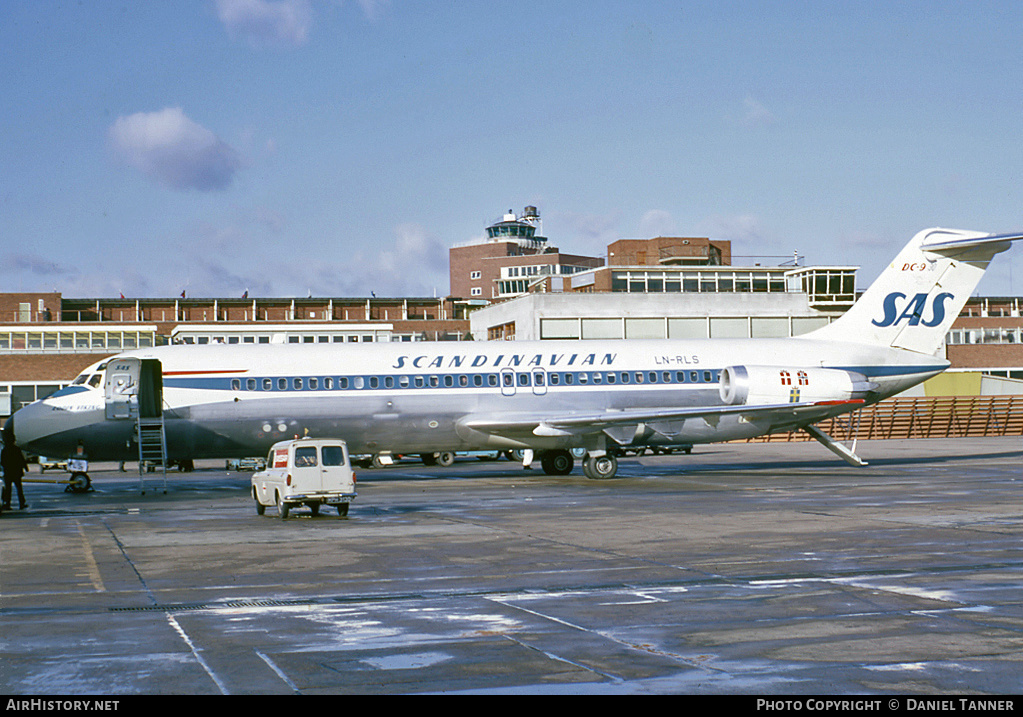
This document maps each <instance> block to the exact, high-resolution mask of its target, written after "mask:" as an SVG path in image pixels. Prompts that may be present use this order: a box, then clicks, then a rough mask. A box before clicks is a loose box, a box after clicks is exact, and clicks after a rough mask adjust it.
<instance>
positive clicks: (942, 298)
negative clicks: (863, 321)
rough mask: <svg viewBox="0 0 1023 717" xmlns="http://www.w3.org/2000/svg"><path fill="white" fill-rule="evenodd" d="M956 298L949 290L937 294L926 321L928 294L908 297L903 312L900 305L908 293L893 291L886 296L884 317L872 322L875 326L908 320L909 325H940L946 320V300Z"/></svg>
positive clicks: (895, 323) (896, 323) (932, 301)
mask: <svg viewBox="0 0 1023 717" xmlns="http://www.w3.org/2000/svg"><path fill="white" fill-rule="evenodd" d="M954 298H955V296H953V295H952V294H949V293H948V292H942V293H941V294H938V295H937V296H935V297H934V298H933V299H932V300H931V317H930V318H929V319H927V320H926V321H924V310H925V309H926V308H927V294H917V295H916V296H914V297H913V298H912V299H908V300H907V301H906V303H905V305H904V307H903V309H902V313H899V306H900V305H901V303H902V300H903V299H906V295H905V294H903V293H901V292H898V291H893V292H892V293H891V294H888V296H886V297H884V318H883V319H881V320H880V321H878V320H877V319H872V320H871V322H870V323H872V324H874V326H882V327H884V326H892V325H898V324H900V323H902V322H903V321H908V322H909V323H908V325H909V326H917V325H920V326H927V327H934V326H940V325H941V322H943V321H944V320H945V302H946V301H948V300H949V299H954Z"/></svg>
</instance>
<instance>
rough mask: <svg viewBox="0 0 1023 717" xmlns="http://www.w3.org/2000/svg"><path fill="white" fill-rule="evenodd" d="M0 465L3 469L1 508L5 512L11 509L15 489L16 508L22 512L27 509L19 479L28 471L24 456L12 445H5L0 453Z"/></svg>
mask: <svg viewBox="0 0 1023 717" xmlns="http://www.w3.org/2000/svg"><path fill="white" fill-rule="evenodd" d="M0 465H2V466H3V469H4V490H3V507H4V508H5V509H7V510H10V509H11V493H12V489H13V488H15V487H17V489H18V503H19V506H18V507H19V508H21V509H22V510H24V509H25V508H27V507H28V503H26V502H25V492H24V491H23V490H22V488H21V477H22V476H23V475H25V471H27V470H28V461H26V460H25V455H24V454H23V453H22V452H21V449H20V448H18V447H17V446H16V445H14V444H13V443H5V444H4V447H3V450H2V451H0Z"/></svg>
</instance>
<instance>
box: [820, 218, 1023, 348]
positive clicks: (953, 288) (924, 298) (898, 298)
mask: <svg viewBox="0 0 1023 717" xmlns="http://www.w3.org/2000/svg"><path fill="white" fill-rule="evenodd" d="M1017 239H1023V233H1020V234H1004V235H993V234H982V233H979V232H969V231H960V230H957V229H926V230H924V231H922V232H920V233H919V234H917V235H916V236H914V237H913V239H912V240H911V241H910V242H909V244H907V245H906V246H905V247H904V248H903V250H902V251H901V252H900V253H899V255H898V256H897V257H896V258H895V260H894V261H893V262H892V263H891V264H889V265H888V268H886V269H885V270H884V271H883V272H881V275H880V276H879V277H878V278H877V280H876V281H875V282H874V283H873V284H871V285H870V288H869V289H867V291H866V292H865V293H864V294H863V296H861V297H860V298H859V300H858V301H857V302H856V303H855V304H854V305H853V307H852V308H851V309H849V311H847V312H846V313H845V314H844V315H843V316H842V317H841V318H839V319H838V320H837V321H834V322H832V323H831V324H829V325H828V326H825V327H823V328H821V329H818V330H817V331H814V332H812V333H810V334H806V337H808V338H814V339H830V340H836V341H852V342H856V343H866V344H874V345H880V346H891V347H894V348H902V349H908V350H910V351H915V352H917V353H922V354H935V353H936V352H937V351H938V350H939V349H940V348H941V346H942V344H943V342H944V340H945V334H946V333H947V332H948V330H949V328H950V327H951V325H952V322H953V321H955V320H956V317H958V316H959V312H960V311H962V308H963V306H964V305H965V304H966V300H967V299H969V298H970V295H971V294H972V293H973V290H974V289H975V288H976V287H977V283H978V282H979V281H980V279H981V277H983V276H984V272H985V271H986V270H987V267H988V264H990V263H991V259H992V258H993V257H994V255H995V254H998V253H1000V252H1003V251H1005V250H1006V249H1008V248H1009V246H1010V245H1011V244H1012V242H1013V241H1016V240H1017Z"/></svg>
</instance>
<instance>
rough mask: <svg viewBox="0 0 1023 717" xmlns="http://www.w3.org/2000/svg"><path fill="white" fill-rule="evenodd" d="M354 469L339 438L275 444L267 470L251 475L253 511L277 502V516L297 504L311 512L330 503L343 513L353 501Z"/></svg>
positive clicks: (304, 439) (317, 511) (268, 460)
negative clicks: (306, 506)
mask: <svg viewBox="0 0 1023 717" xmlns="http://www.w3.org/2000/svg"><path fill="white" fill-rule="evenodd" d="M355 495H356V493H355V472H354V471H352V465H351V462H350V461H349V460H348V446H347V445H346V444H345V442H344V441H342V440H340V439H330V438H299V439H296V440H293V441H282V442H280V443H275V444H274V445H273V447H272V448H271V449H270V454H269V455H268V456H267V459H266V469H265V470H263V471H260V472H259V473H255V474H253V476H252V498H253V500H255V501H256V513H258V514H259V515H263V513H264V512H265V511H266V506H268V505H276V506H277V512H278V515H280V517H281V518H282V519H283V518H287V517H288V512H289V511H290V510H291V509H292V508H295V507H297V506H300V505H308V506H309V508H310V509H311V510H312V511H313V515H316V514H317V513H319V512H320V506H321V505H333V506H335V507H337V512H338V513H339V514H340V515H341V516H342V517H344V516H346V515H348V505H349V503H351V502H352V501H353V500H355Z"/></svg>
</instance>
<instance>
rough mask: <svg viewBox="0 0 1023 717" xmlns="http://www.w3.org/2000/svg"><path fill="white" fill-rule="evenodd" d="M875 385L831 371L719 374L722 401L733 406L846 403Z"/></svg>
mask: <svg viewBox="0 0 1023 717" xmlns="http://www.w3.org/2000/svg"><path fill="white" fill-rule="evenodd" d="M876 388H877V384H875V383H870V382H869V381H867V379H866V377H865V376H863V375H862V374H858V373H853V372H852V371H843V370H841V369H834V368H789V367H783V366H729V367H727V368H726V369H724V370H723V371H722V372H721V385H720V389H719V390H720V393H721V400H722V401H724V402H725V403H727V404H729V405H732V406H740V405H746V404H749V405H758V406H759V405H765V404H776V403H801V402H806V401H811V402H813V401H846V400H849V399H858V398H864V397H865V396H866V395H867V394H868V393H869V392H870V391H872V390H874V389H876Z"/></svg>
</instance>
